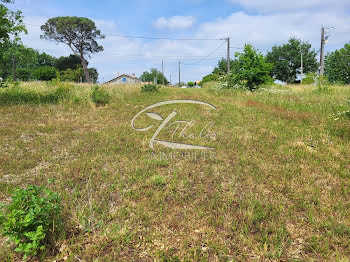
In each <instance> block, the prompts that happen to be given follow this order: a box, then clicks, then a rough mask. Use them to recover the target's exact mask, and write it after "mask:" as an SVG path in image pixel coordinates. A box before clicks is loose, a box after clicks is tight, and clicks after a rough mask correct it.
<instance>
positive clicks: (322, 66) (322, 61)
mask: <svg viewBox="0 0 350 262" xmlns="http://www.w3.org/2000/svg"><path fill="white" fill-rule="evenodd" d="M324 44H325V39H324V27H323V26H322V28H321V51H320V76H323V74H324Z"/></svg>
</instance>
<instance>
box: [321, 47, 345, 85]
mask: <svg viewBox="0 0 350 262" xmlns="http://www.w3.org/2000/svg"><path fill="white" fill-rule="evenodd" d="M325 74H326V76H327V77H328V79H329V81H331V82H333V83H334V82H341V83H343V84H350V43H347V44H345V45H344V47H343V48H340V49H339V50H335V51H334V52H331V53H329V54H327V55H326V58H325Z"/></svg>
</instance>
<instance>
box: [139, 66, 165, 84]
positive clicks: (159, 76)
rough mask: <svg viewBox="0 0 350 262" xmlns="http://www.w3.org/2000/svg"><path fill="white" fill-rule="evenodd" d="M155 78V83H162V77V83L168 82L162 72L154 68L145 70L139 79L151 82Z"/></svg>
mask: <svg viewBox="0 0 350 262" xmlns="http://www.w3.org/2000/svg"><path fill="white" fill-rule="evenodd" d="M155 78H157V83H158V84H162V83H163V79H164V84H165V85H168V84H169V81H168V80H167V79H166V77H165V76H164V75H163V74H162V72H159V71H158V70H157V69H156V68H152V69H151V71H150V72H147V71H145V72H143V73H142V75H141V76H140V79H141V81H143V82H153V81H154V79H155Z"/></svg>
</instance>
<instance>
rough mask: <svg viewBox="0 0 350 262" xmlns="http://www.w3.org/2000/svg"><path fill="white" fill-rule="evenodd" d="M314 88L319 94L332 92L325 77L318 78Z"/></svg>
mask: <svg viewBox="0 0 350 262" xmlns="http://www.w3.org/2000/svg"><path fill="white" fill-rule="evenodd" d="M316 86H317V91H318V92H321V93H330V92H332V90H333V88H332V86H331V83H330V82H329V81H328V78H327V77H326V76H318V77H317V78H316Z"/></svg>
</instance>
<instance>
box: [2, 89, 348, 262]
mask: <svg viewBox="0 0 350 262" xmlns="http://www.w3.org/2000/svg"><path fill="white" fill-rule="evenodd" d="M21 88H25V89H26V90H38V92H47V90H49V89H52V88H54V87H50V86H47V85H45V84H40V83H34V84H33V83H32V84H22V87H21ZM105 88H106V89H107V90H108V92H109V93H110V95H111V101H110V103H109V104H108V105H107V106H104V107H96V106H95V105H94V103H92V102H91V100H90V99H89V96H90V92H91V87H90V86H88V85H76V86H74V88H73V91H71V92H72V93H73V94H74V95H72V96H73V98H69V99H67V101H61V102H57V103H41V104H35V103H34V104H18V105H9V104H2V105H0V163H1V165H0V189H1V190H0V192H1V195H0V200H1V202H6V201H8V200H9V199H10V196H11V193H12V192H13V190H14V189H15V188H16V187H18V186H19V187H26V186H27V185H30V184H31V185H45V186H47V187H48V188H50V189H51V190H54V191H56V192H58V193H59V194H60V196H61V199H62V203H63V206H64V214H65V217H66V218H67V223H66V235H65V237H63V238H62V239H60V241H59V242H58V243H57V248H56V249H55V250H49V252H47V253H45V254H43V255H42V260H44V261H46V260H47V261H54V260H56V261H270V260H271V261H350V260H349V257H350V202H349V200H350V158H349V152H350V118H349V117H346V116H345V115H339V113H341V112H343V111H346V110H350V104H349V102H348V101H349V100H350V87H349V86H346V87H332V88H331V90H330V91H327V92H326V91H318V90H317V89H316V88H315V87H313V86H284V87H278V86H277V87H271V88H267V89H263V90H261V91H258V92H254V93H252V92H246V91H239V90H238V91H237V90H236V91H235V90H231V91H221V92H213V91H211V90H210V89H205V88H204V89H200V90H199V89H178V88H162V89H161V90H160V91H159V92H158V93H141V92H140V86H136V87H135V86H134V87H133V86H119V87H117V86H106V87H105ZM2 92H5V91H4V90H0V101H1V96H2ZM170 99H194V100H201V101H203V102H207V103H210V104H212V105H214V106H215V107H216V108H217V110H212V109H209V108H206V107H203V106H200V105H189V104H178V105H167V106H163V107H159V108H155V109H153V111H152V110H151V111H152V112H154V113H158V114H159V115H161V116H162V117H163V118H165V117H166V116H168V115H169V114H170V113H171V112H172V111H173V110H176V111H177V112H178V115H177V116H176V117H175V118H174V119H175V120H194V121H196V125H195V126H193V128H192V131H193V133H196V134H198V133H199V132H200V131H201V129H202V128H203V124H205V123H207V122H209V121H210V122H212V123H213V126H212V127H211V129H212V130H213V131H215V132H216V137H212V138H208V139H203V138H202V139H201V138H198V136H197V137H187V138H185V137H183V136H182V137H181V136H178V133H179V132H177V134H176V135H175V136H174V137H171V133H169V132H167V130H163V132H161V133H160V134H159V138H162V139H164V140H170V139H171V140H173V141H178V142H184V143H190V144H200V145H203V146H211V147H215V150H214V152H215V155H216V159H212V158H210V159H197V160H194V159H185V158H183V159H177V160H176V159H168V160H166V159H151V158H150V155H151V153H152V152H156V153H158V152H166V153H170V151H171V150H170V149H166V148H164V147H163V146H161V145H155V149H154V150H152V149H150V148H149V142H150V140H151V138H152V135H153V133H154V132H155V129H153V131H147V132H137V131H135V130H134V129H133V128H132V127H131V120H132V118H133V117H134V116H135V115H136V114H137V113H138V112H140V111H141V110H142V109H144V108H146V107H147V106H149V105H152V104H154V103H157V102H161V101H164V100H170ZM157 123H158V122H157V120H154V119H151V118H149V117H147V115H143V116H140V119H138V121H137V125H138V126H141V127H145V126H148V125H150V124H155V125H157ZM168 131H169V130H168ZM192 131H191V132H190V131H189V132H188V133H192ZM15 260H18V258H17V259H16V255H15V253H14V251H13V247H12V246H11V245H9V244H7V242H6V241H5V239H2V240H1V241H0V261H15Z"/></svg>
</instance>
